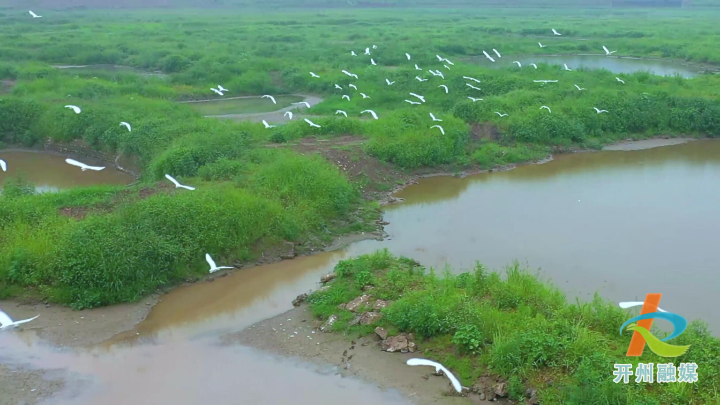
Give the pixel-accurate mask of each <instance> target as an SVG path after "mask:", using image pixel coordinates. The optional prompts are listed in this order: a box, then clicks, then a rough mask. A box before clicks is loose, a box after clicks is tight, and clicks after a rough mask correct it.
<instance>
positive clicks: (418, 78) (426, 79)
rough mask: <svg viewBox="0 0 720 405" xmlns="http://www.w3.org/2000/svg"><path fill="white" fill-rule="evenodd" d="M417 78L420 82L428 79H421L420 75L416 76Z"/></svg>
mask: <svg viewBox="0 0 720 405" xmlns="http://www.w3.org/2000/svg"><path fill="white" fill-rule="evenodd" d="M415 79H416V80H417V81H419V82H426V81H428V79H421V78H420V77H419V76H415Z"/></svg>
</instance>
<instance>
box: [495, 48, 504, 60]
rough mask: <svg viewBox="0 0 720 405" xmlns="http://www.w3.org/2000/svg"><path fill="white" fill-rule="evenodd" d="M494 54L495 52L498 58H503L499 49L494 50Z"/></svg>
mask: <svg viewBox="0 0 720 405" xmlns="http://www.w3.org/2000/svg"><path fill="white" fill-rule="evenodd" d="M493 52H495V55H497V57H498V58H502V56H501V55H500V52H498V51H497V49H495V48H493Z"/></svg>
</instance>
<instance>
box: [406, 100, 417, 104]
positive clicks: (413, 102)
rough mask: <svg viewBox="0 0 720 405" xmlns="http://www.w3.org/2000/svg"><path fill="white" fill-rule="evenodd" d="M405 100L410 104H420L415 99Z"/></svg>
mask: <svg viewBox="0 0 720 405" xmlns="http://www.w3.org/2000/svg"><path fill="white" fill-rule="evenodd" d="M405 102H406V103H410V104H412V105H418V104H420V103H419V102H417V101H412V100H405Z"/></svg>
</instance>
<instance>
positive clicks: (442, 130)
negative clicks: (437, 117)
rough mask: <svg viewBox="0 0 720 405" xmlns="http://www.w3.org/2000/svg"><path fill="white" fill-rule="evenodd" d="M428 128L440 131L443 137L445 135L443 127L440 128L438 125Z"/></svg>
mask: <svg viewBox="0 0 720 405" xmlns="http://www.w3.org/2000/svg"><path fill="white" fill-rule="evenodd" d="M430 128H437V129H439V130H440V132H441V133H442V134H443V135H445V130H444V129H443V127H441V126H440V125H433V126H431V127H430Z"/></svg>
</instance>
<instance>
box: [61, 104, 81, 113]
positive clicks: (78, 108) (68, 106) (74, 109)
mask: <svg viewBox="0 0 720 405" xmlns="http://www.w3.org/2000/svg"><path fill="white" fill-rule="evenodd" d="M65 108H69V109H71V110H73V111H75V114H80V113H81V112H82V110H81V109H80V107H78V106H76V105H66V106H65Z"/></svg>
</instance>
